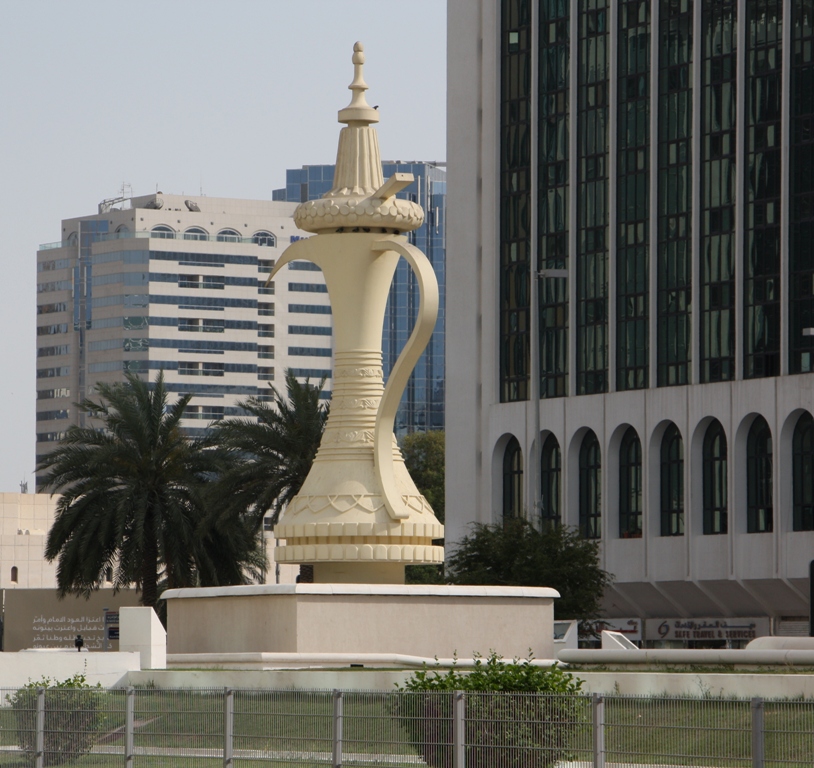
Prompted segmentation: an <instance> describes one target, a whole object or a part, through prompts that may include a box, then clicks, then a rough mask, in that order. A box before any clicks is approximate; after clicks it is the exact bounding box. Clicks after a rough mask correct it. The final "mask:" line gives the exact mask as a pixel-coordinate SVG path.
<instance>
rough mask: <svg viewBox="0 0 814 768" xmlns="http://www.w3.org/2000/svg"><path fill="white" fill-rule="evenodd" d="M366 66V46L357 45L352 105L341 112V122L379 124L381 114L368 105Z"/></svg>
mask: <svg viewBox="0 0 814 768" xmlns="http://www.w3.org/2000/svg"><path fill="white" fill-rule="evenodd" d="M364 64H365V46H364V45H362V44H361V43H356V44H355V45H354V46H353V82H352V83H351V84H350V85H349V86H348V88H349V89H350V90H351V91H353V96H352V97H351V100H350V104H348V106H347V107H345V108H344V109H340V110H339V122H340V123H351V122H359V123H364V124H366V125H369V124H370V123H378V122H379V113H378V112H377V111H376V110H375V109H374V108H373V107H371V106H370V105H369V104H368V103H367V99H366V98H365V91H366V90H367V89H368V85H367V83H366V82H365V76H364V73H363V71H362V69H363V67H364Z"/></svg>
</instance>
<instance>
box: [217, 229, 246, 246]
mask: <svg viewBox="0 0 814 768" xmlns="http://www.w3.org/2000/svg"><path fill="white" fill-rule="evenodd" d="M216 240H217V241H218V242H219V243H239V242H240V234H239V233H238V232H235V230H234V229H222V230H221V231H220V232H218V236H217V238H216Z"/></svg>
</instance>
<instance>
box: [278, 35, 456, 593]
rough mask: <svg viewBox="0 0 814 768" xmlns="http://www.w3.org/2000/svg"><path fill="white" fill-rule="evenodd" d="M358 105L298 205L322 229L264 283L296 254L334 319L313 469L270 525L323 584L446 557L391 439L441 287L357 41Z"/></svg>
mask: <svg viewBox="0 0 814 768" xmlns="http://www.w3.org/2000/svg"><path fill="white" fill-rule="evenodd" d="M353 50H354V53H353V64H354V78H353V82H352V83H351V85H350V86H349V88H350V90H351V91H353V98H352V99H351V103H350V104H349V105H348V106H347V107H346V108H345V109H343V110H341V111H340V112H339V122H341V123H346V127H345V128H343V129H342V130H341V132H340V134H339V149H338V151H337V157H336V173H335V176H334V185H333V188H332V189H331V190H330V191H329V192H328V193H327V194H326V195H325V196H324V197H322V198H321V199H319V200H311V201H308V202H306V203H303V204H302V205H300V206H299V207H298V208H297V209H296V212H295V213H294V221H295V223H296V224H297V226H298V227H299V228H300V229H302V230H305V231H307V232H313V233H315V237H310V238H307V239H303V240H299V241H297V242H295V243H293V244H292V245H290V246H289V247H288V248H287V249H286V251H285V252H284V253H283V255H282V257H281V258H280V260H279V261H278V262H277V264H276V266H275V268H274V271H273V272H272V273H271V276H270V278H269V279H273V278H274V275H275V274H277V273H278V272H279V271H280V269H281V268H282V267H283V266H284V265H285V264H287V263H289V262H290V261H294V260H295V259H305V260H307V261H311V262H313V263H314V264H316V265H317V266H318V267H319V268H320V269H321V270H322V272H323V275H324V276H325V283H326V284H327V286H328V294H329V296H330V300H331V307H332V310H333V320H334V344H335V347H334V351H335V357H334V374H333V395H332V398H331V410H330V415H329V417H328V422H327V424H326V427H325V433H324V435H323V437H322V442H321V444H320V447H319V451H318V452H317V456H316V458H315V460H314V464H313V466H312V468H311V471H310V473H309V474H308V477H307V478H306V480H305V482H304V483H303V486H302V488H301V489H300V492H299V494H298V495H297V496H296V497H295V498H294V499H293V500H292V501H291V503H290V504H289V505H288V507H287V508H286V510H285V511H284V513H283V515H282V516H281V518H280V521H279V523H278V524H277V526H276V527H275V529H274V534H275V536H276V537H277V538H278V539H284V540H285V544H284V545H283V546H280V547H277V548H276V549H275V557H276V559H277V561H278V562H283V563H311V564H313V566H314V581H316V582H359V583H404V566H405V565H407V564H426V563H440V562H442V561H443V559H444V550H443V547H438V546H434V545H433V539H440V538H442V537H443V532H444V529H443V526H442V525H441V524H440V523H439V522H438V519H437V518H436V517H435V515H434V514H433V511H432V509H431V508H430V505H429V504H428V503H427V500H426V499H425V498H424V497H423V496H422V495H421V494H420V493H419V492H418V489H417V488H416V486H415V483H413V481H412V479H411V477H410V475H409V474H408V472H407V468H406V467H405V465H404V459H403V458H402V456H401V452H400V450H399V448H398V445H397V444H396V441H395V438H394V435H393V425H394V421H395V416H396V410H397V408H398V405H399V401H400V400H401V395H402V393H403V391H404V387H405V386H406V384H407V380H408V378H409V376H410V373H411V372H412V369H413V368H414V367H415V364H416V362H417V361H418V358H419V357H420V355H421V353H422V352H423V350H424V348H425V347H426V345H427V342H428V341H429V339H430V335H431V334H432V330H433V327H434V326H435V320H436V317H437V315H438V283H437V281H436V279H435V274H434V272H433V270H432V266H431V265H430V262H429V260H428V259H427V257H426V256H425V255H424V254H423V253H422V252H421V251H420V250H419V249H418V248H416V247H414V246H412V245H410V244H409V243H408V242H407V238H406V237H404V235H403V233H404V232H410V231H412V230H414V229H417V228H418V227H420V226H421V223H422V221H423V220H424V212H423V210H422V209H421V206H419V205H417V204H416V203H413V202H410V201H408V200H399V199H397V198H396V197H395V195H396V193H397V192H399V191H400V190H402V189H404V188H405V187H406V186H408V185H409V184H410V183H412V181H413V176H412V174H407V173H397V174H394V175H393V176H392V177H391V178H390V179H388V181H387V182H386V183H385V182H384V179H383V177H382V165H381V159H380V157H379V143H378V137H377V134H376V130H375V128H373V127H371V124H372V123H377V122H378V121H379V115H378V112H377V111H376V110H375V109H373V108H372V107H370V106H369V105H368V104H367V101H366V100H365V91H366V90H367V88H368V86H367V85H366V83H365V81H364V77H363V73H362V68H363V64H364V61H365V57H364V53H363V50H364V49H363V47H362V45H361V43H356V45H355V46H354V47H353ZM402 256H403V257H404V258H405V259H406V260H407V262H408V263H409V264H410V267H411V268H412V270H413V272H414V273H415V276H416V281H417V283H418V286H419V288H420V291H421V302H420V306H419V310H418V318H417V320H416V325H415V327H414V329H413V332H412V335H411V336H410V338H409V340H408V342H407V344H406V346H405V347H404V350H403V351H402V353H401V355H400V356H399V358H398V360H397V362H396V364H395V366H394V368H393V370H392V372H391V374H390V377H389V379H388V381H387V386H384V382H383V378H382V324H383V321H384V311H385V305H386V303H387V297H388V293H389V290H390V284H391V282H392V279H393V274H394V272H395V270H396V264H397V263H398V261H399V258H400V257H402Z"/></svg>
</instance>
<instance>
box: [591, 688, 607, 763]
mask: <svg viewBox="0 0 814 768" xmlns="http://www.w3.org/2000/svg"><path fill="white" fill-rule="evenodd" d="M591 709H592V711H593V737H594V738H593V741H594V768H605V697H604V696H603V695H602V694H601V693H595V694H594V695H593V696H592V697H591Z"/></svg>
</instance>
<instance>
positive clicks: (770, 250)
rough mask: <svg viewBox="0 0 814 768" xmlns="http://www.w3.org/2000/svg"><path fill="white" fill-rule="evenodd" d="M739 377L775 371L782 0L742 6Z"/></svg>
mask: <svg viewBox="0 0 814 768" xmlns="http://www.w3.org/2000/svg"><path fill="white" fill-rule="evenodd" d="M746 16H747V18H746V126H745V128H746V150H745V157H744V163H745V166H746V167H745V170H746V180H745V185H744V186H745V188H744V203H745V207H746V214H745V215H746V221H745V233H744V241H745V242H744V258H743V267H744V275H743V279H744V285H743V300H744V330H745V334H744V336H745V338H744V343H745V348H744V363H743V365H744V370H743V376H744V378H747V379H749V378H757V377H760V376H776V375H777V374H778V373H780V239H781V232H780V224H781V222H780V205H781V186H780V182H781V176H782V172H781V165H782V157H781V152H780V148H781V139H782V131H781V127H780V117H781V94H782V82H783V77H782V64H783V58H782V42H783V39H782V35H783V26H782V19H783V3H782V0H750V2H748V3H747V4H746Z"/></svg>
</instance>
